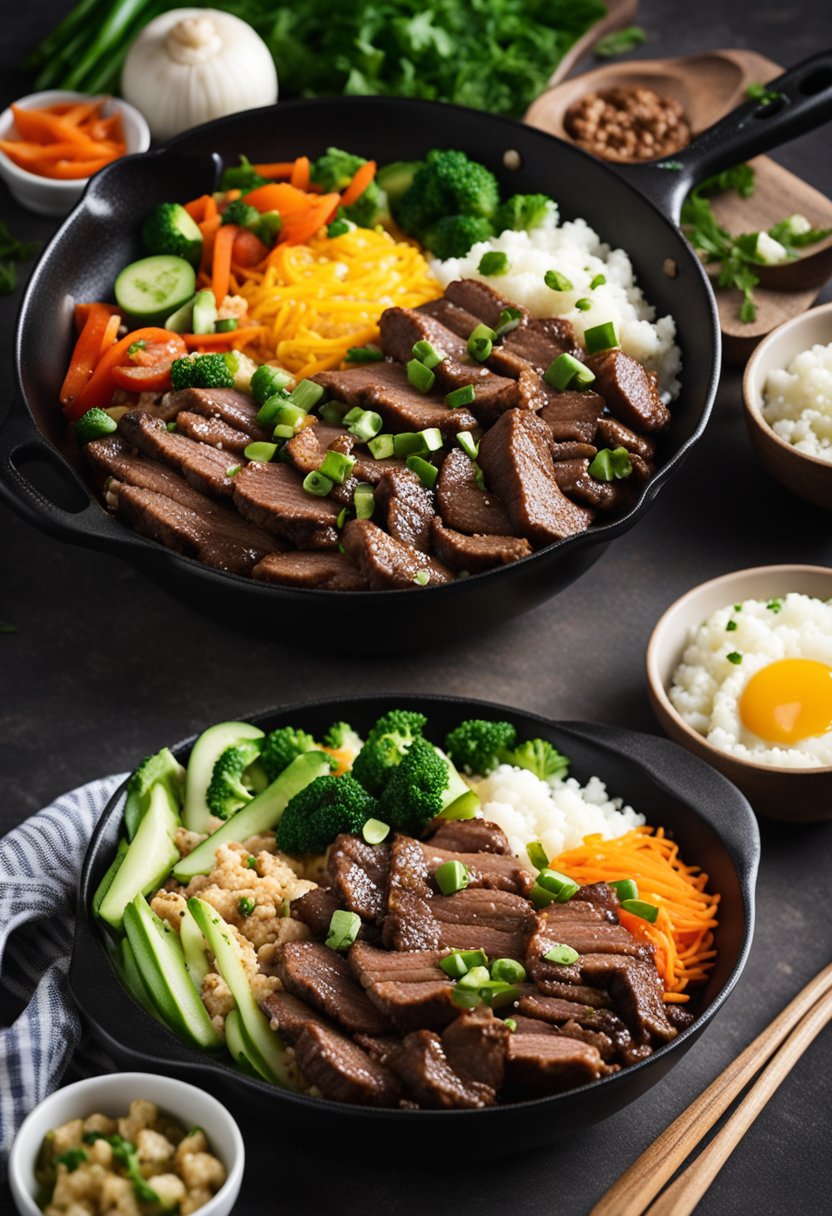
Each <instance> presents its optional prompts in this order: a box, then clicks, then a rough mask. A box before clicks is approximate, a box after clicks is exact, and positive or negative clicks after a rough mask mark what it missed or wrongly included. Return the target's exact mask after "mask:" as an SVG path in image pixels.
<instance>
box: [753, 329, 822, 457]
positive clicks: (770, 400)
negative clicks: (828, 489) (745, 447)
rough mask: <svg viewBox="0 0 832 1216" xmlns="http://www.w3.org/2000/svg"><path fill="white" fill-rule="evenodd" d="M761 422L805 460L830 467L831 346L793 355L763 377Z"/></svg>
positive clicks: (812, 348) (813, 348) (818, 346)
mask: <svg viewBox="0 0 832 1216" xmlns="http://www.w3.org/2000/svg"><path fill="white" fill-rule="evenodd" d="M762 414H763V418H765V420H766V422H767V423H768V424H769V426H770V427H771V429H772V430H773V431H774V433H775V435H779V436H780V438H781V439H785V441H786V443H790V444H791V445H792V447H795V448H797V450H798V451H799V452H803V453H805V455H806V456H814V457H815V459H817V460H826V461H828V462H829V463H830V464H832V342H830V344H829V345H828V346H821V345H820V344H818V345H817V346H812V347H811V348H810V349H809V350H803V351H801V352H800V354H799V355H795V357H794V358H793V359H792V361H791V363H790V364H789V366H788V367H787V368H775V369H774V370H773V371H770V372H769V374H768V376H767V377H766V383H765V388H764V390H763V409H762Z"/></svg>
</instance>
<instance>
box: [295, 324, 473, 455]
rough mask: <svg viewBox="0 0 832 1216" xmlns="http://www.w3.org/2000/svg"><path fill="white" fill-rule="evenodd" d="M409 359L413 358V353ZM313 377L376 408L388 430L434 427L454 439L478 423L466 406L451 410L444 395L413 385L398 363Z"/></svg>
mask: <svg viewBox="0 0 832 1216" xmlns="http://www.w3.org/2000/svg"><path fill="white" fill-rule="evenodd" d="M386 315H387V314H386V313H384V314H383V316H386ZM414 340H415V339H414ZM407 358H408V359H410V358H411V355H410V353H408V355H407ZM312 379H313V380H314V381H315V382H316V383H317V384H320V385H322V386H323V387H324V388H325V389H326V390H327V392H329V393H330V394H331V395H332V396H333V397H335V398H336V400H338V401H345V402H346V403H347V404H348V405H351V406H355V405H358V406H361V407H362V409H368V410H375V411H377V412H378V413H379V414H380V415H381V417H382V418H383V419H384V424H385V429H386V430H393V431H421V430H424V429H425V428H427V427H434V426H435V427H438V428H439V430H440V431H441V432H442V434H443V435H447V436H449V437H451V438H453V436H454V435H456V434H457V432H458V431H471V430H473V429H474V428H475V427H476V426H477V419H476V418H475V417H474V415H473V414H472V413H471V412H470V410H468V409H466V408H465V407H464V406H463V407H460V408H459V409H453V410H452V409H450V408H449V407H448V406H447V405H446V404H445V402H444V400H443V399H442V398H441V397H438V396H436V395H434V396H430V395H428V394H425V393H420V392H419V390H418V389H415V388H413V386H412V385H411V383H410V381H409V380H408V378H407V372H406V371H405V369H404V367H402V366H401V364H399V363H388V362H385V363H369V364H367V365H366V366H365V367H354V368H351V369H350V370H349V371H343V372H338V371H332V372H318V374H317V375H316V376H313V377H312Z"/></svg>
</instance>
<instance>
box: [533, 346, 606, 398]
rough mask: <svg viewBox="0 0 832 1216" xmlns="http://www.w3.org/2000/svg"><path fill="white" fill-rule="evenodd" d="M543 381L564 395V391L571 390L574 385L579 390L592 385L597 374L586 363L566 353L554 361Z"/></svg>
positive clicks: (547, 369) (545, 373) (544, 374)
mask: <svg viewBox="0 0 832 1216" xmlns="http://www.w3.org/2000/svg"><path fill="white" fill-rule="evenodd" d="M543 379H544V380H545V381H546V383H547V384H550V385H551V386H552V388H554V389H557V391H558V392H559V393H562V392H563V391H564V389H567V388H570V387H571V386H572V385H573V384H574V386H575V387H576V388H579V389H580V388H586V387H587V385H589V384H592V381H593V380H594V379H595V374H594V373H593V372H591V371H590V370H589V368H588V367H587V366H586V364H585V363H581V361H580V360H579V359H576V358H575V357H574V356H573V355H569V354H567V353H566V352H564V353H563V354H562V355H558V357H557V359H553V360H552V362H551V363H550V364H549V366H548V367H547V368H546V371H545V372H544V373H543Z"/></svg>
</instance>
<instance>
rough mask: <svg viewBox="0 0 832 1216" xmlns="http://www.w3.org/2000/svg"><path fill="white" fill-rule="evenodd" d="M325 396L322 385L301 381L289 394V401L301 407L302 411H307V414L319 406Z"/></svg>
mask: <svg viewBox="0 0 832 1216" xmlns="http://www.w3.org/2000/svg"><path fill="white" fill-rule="evenodd" d="M323 395H324V390H323V388H322V387H321V385H320V384H313V383H312V381H311V380H301V382H300V383H299V384H296V385H295V387H294V388H293V389H292V391H291V393H290V394H289V400H290V401H291V402H292V403H293V405H297V406H299V407H300V408H301V409H302V410H306V412H307V414H308V413H309V411H310V410H311V409H312V406H313V405H317V404H318V402H319V401H320V399H321V397H323Z"/></svg>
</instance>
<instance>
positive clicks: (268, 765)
mask: <svg viewBox="0 0 832 1216" xmlns="http://www.w3.org/2000/svg"><path fill="white" fill-rule="evenodd" d="M315 751H318V744H317V743H316V742H315V740H314V739H313V738H312V736H311V735H308V734H307V733H306V731H305V730H295V728H294V727H293V726H280V727H278V729H277V730H273V731H272V732H271V734H270V735H267V736H266V738H265V739H264V740H263V746H262V748H261V751H260V763H261V764H262V765H263V768H264V769H265V770H266V776H267V777H268V779H269V781H274V780H275V779H276V778H277V777H279V776H280V774H281V773H282V772H283V770H284V768H287V767H288V766H289V765H290V764H291V763H292V761H293V760H296V759H297V757H298V756H303V755H304V754H305V753H306V752H315Z"/></svg>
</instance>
